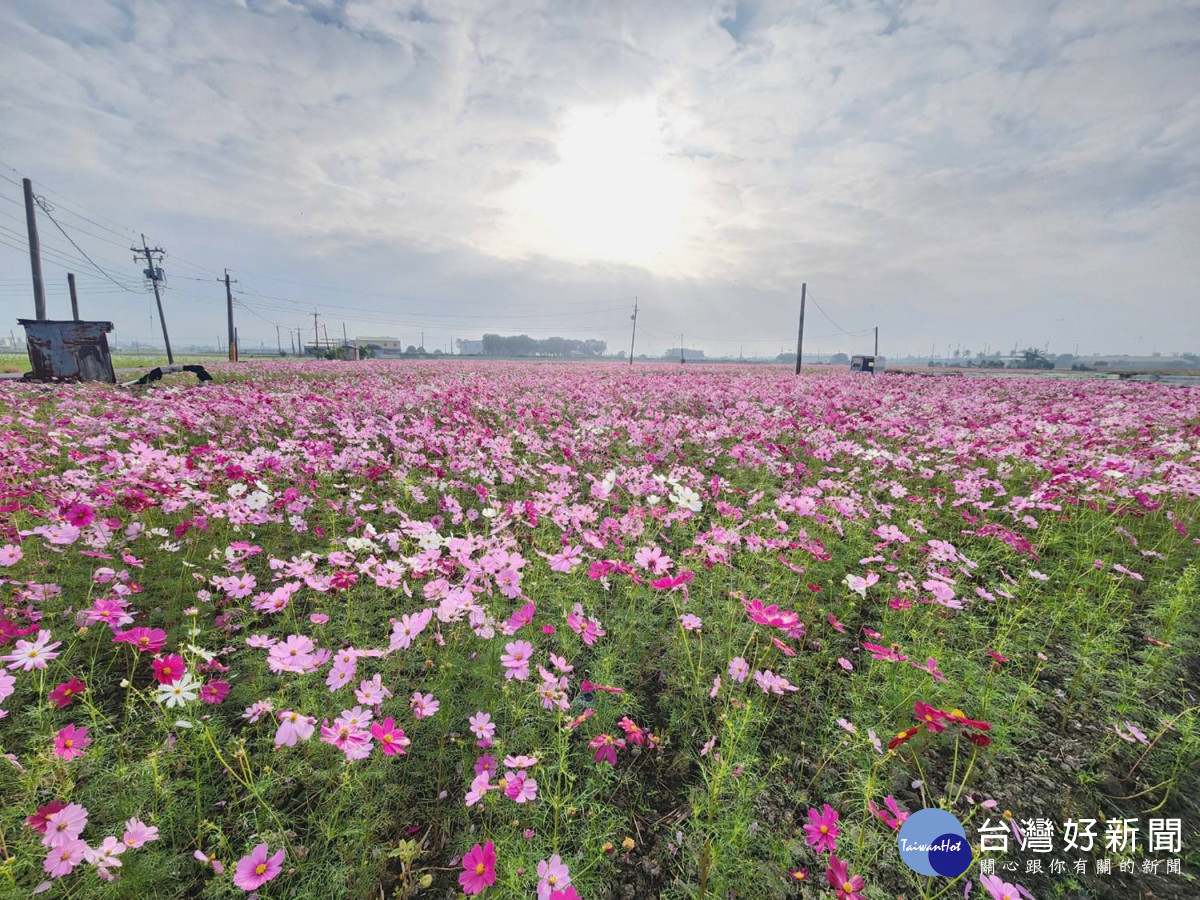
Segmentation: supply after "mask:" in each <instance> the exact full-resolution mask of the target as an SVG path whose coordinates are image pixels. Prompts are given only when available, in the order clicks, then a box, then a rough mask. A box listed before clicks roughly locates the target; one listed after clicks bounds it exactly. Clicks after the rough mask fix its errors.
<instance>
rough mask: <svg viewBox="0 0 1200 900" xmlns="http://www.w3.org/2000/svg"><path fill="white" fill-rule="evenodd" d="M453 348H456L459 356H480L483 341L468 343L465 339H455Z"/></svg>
mask: <svg viewBox="0 0 1200 900" xmlns="http://www.w3.org/2000/svg"><path fill="white" fill-rule="evenodd" d="M454 346H455V347H457V348H458V355H459V356H482V355H483V341H482V340H478V341H469V340H466V339H465V338H456V339H455V341H454Z"/></svg>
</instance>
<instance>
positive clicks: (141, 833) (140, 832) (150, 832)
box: [121, 816, 158, 850]
mask: <svg viewBox="0 0 1200 900" xmlns="http://www.w3.org/2000/svg"><path fill="white" fill-rule="evenodd" d="M121 840H122V841H123V842H124V844H125V846H126V847H129V848H130V849H132V850H136V849H137V848H138V847H142V846H145V845H146V844H148V843H150V842H151V841H157V840H158V828H157V826H155V825H147V824H146V823H145V822H143V821H142V820H141V819H139V818H138V817H137V816H134V817H133V818H132V819H130V820H129V821H128V822H126V823H125V836H124V837H123V838H122V839H121Z"/></svg>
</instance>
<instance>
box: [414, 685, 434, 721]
mask: <svg viewBox="0 0 1200 900" xmlns="http://www.w3.org/2000/svg"><path fill="white" fill-rule="evenodd" d="M409 704H410V705H411V706H412V711H413V715H414V716H415V717H416V718H418V719H427V718H429V716H432V715H433V714H434V713H435V712H437V711H438V709H439V708H440V707H441V704H440V703H439V702H438V701H437V700H436V699H434V696H433V694H422V693H421V692H420V691H413V695H412V698H411V700H409Z"/></svg>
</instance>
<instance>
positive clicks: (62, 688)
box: [50, 678, 87, 709]
mask: <svg viewBox="0 0 1200 900" xmlns="http://www.w3.org/2000/svg"><path fill="white" fill-rule="evenodd" d="M85 690H87V685H85V684H84V683H83V682H82V681H80V680H79V679H78V678H72V679H71V680H70V681H64V682H63V683H62V684H60V685H59V686H58V687H56V688H55V689H54V690H52V691H51V692H50V702H51V703H53V704H54V707H55V709H64V708H66V707H67V706H70V705H71V704H72V703H73V702H74V701H75V698H76V697H78V696H79V695H80V694H82V693H83V692H84V691H85Z"/></svg>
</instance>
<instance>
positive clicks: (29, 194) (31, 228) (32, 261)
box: [21, 178, 46, 322]
mask: <svg viewBox="0 0 1200 900" xmlns="http://www.w3.org/2000/svg"><path fill="white" fill-rule="evenodd" d="M21 184H22V186H23V187H24V189H25V228H26V230H27V231H28V232H29V268H30V269H32V270H33V316H34V318H35V319H37V320H38V321H39V322H41V321H44V320H45V318H46V285H45V283H43V281H42V244H41V242H40V241H39V240H38V230H37V214H36V213H35V212H34V209H33V182H32V181H30V180H29V179H28V178H22V179H21Z"/></svg>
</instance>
